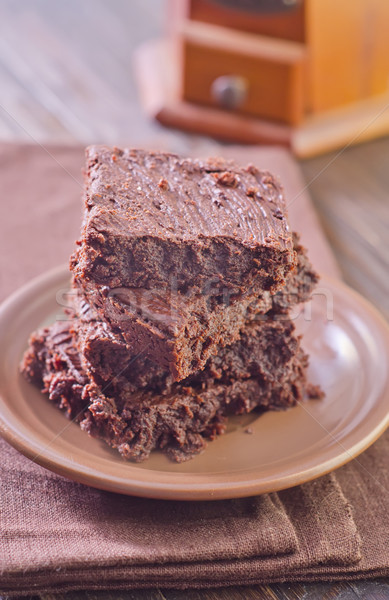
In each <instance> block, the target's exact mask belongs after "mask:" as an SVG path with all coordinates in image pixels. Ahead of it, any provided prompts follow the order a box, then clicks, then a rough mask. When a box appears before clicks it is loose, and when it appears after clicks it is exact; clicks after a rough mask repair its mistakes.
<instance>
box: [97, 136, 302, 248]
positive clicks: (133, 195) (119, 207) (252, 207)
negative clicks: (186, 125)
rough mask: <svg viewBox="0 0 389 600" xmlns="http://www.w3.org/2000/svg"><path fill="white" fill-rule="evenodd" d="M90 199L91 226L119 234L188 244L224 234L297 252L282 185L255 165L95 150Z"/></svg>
mask: <svg viewBox="0 0 389 600" xmlns="http://www.w3.org/2000/svg"><path fill="white" fill-rule="evenodd" d="M85 202H86V206H87V211H88V213H87V215H86V222H87V223H89V222H92V223H93V226H94V228H96V229H97V230H101V231H107V230H110V229H111V230H112V229H113V230H114V232H115V233H117V234H119V235H124V236H134V237H138V236H140V235H147V236H153V237H158V238H163V239H170V240H173V241H181V240H182V241H184V242H185V241H190V240H194V239H198V238H207V237H212V238H215V237H220V238H230V239H234V240H235V241H236V242H239V243H241V244H243V245H244V246H246V247H248V248H255V247H257V246H258V245H261V246H265V247H275V248H276V249H278V250H281V251H285V250H292V248H293V244H292V237H291V234H290V232H289V227H288V223H287V217H286V206H285V202H284V199H283V192H282V188H281V186H280V184H279V182H278V181H277V180H276V179H275V178H274V177H273V176H272V175H271V174H270V173H268V172H266V171H260V170H258V169H257V168H256V167H254V166H252V165H249V166H248V167H246V168H241V167H239V166H238V165H236V164H235V163H234V162H233V161H226V160H222V159H220V158H211V159H208V160H204V161H202V160H191V159H186V158H185V159H183V158H180V157H179V156H177V155H175V154H170V153H163V152H148V151H145V150H133V149H127V150H120V149H118V148H114V149H112V148H108V147H105V146H91V147H89V148H88V149H87V166H86V198H85Z"/></svg>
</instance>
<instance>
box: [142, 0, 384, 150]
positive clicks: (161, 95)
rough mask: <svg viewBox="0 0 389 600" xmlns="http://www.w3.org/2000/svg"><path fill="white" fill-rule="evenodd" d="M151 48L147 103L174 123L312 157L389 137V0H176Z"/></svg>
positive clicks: (146, 50) (145, 63)
mask: <svg viewBox="0 0 389 600" xmlns="http://www.w3.org/2000/svg"><path fill="white" fill-rule="evenodd" d="M169 10H170V12H169V35H168V37H167V38H166V39H164V40H158V41H154V42H151V43H148V44H146V45H145V46H143V47H141V48H140V49H139V50H138V52H137V53H136V56H135V65H136V72H137V76H138V80H139V84H140V89H141V93H142V99H143V103H144V105H145V108H146V109H147V111H148V112H149V114H150V115H152V116H153V117H154V118H157V119H158V120H159V121H160V122H161V123H164V124H165V125H168V126H173V127H178V128H181V129H186V130H188V131H192V132H197V133H205V134H208V135H211V136H214V137H217V138H219V139H224V140H228V141H235V142H244V143H280V144H284V145H287V146H289V147H290V148H291V149H292V150H293V151H294V152H295V154H296V155H298V156H301V157H304V156H310V155H313V154H316V153H320V152H324V151H327V150H330V149H333V148H336V147H341V146H344V145H345V144H350V143H357V142H360V141H363V140H366V139H370V138H373V137H376V136H379V135H384V134H387V133H389V33H388V32H389V1H388V0H171V2H170V5H169Z"/></svg>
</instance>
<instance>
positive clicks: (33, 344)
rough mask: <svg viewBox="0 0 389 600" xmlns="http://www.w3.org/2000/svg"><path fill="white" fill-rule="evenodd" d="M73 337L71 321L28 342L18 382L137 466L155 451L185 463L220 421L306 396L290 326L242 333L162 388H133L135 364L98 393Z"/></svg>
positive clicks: (269, 324) (254, 327)
mask: <svg viewBox="0 0 389 600" xmlns="http://www.w3.org/2000/svg"><path fill="white" fill-rule="evenodd" d="M75 337H77V323H76V324H74V323H72V321H64V322H57V323H55V324H54V325H53V326H51V327H50V328H46V329H43V330H41V331H39V332H37V333H35V334H33V336H32V337H31V340H30V349H29V351H28V352H27V353H26V355H25V357H24V363H23V371H24V374H25V375H26V377H27V378H28V379H29V380H30V381H31V382H33V383H35V384H37V385H38V386H39V387H40V388H41V390H42V392H44V393H47V394H48V395H49V399H50V400H51V401H52V402H54V403H55V404H57V405H58V406H59V407H60V408H61V409H62V410H64V411H65V412H66V414H67V416H68V417H69V418H71V419H75V420H76V421H78V422H79V423H80V425H81V428H82V429H84V430H86V431H87V432H88V433H90V434H91V435H92V436H95V437H98V438H101V439H103V440H104V441H105V442H107V443H108V444H109V445H110V446H111V447H113V448H116V449H117V450H118V451H119V452H120V454H121V455H122V456H123V457H124V458H126V459H132V460H135V461H141V460H144V459H146V458H147V457H148V456H149V454H150V452H151V451H152V450H155V449H160V450H162V451H163V452H166V453H167V454H168V455H169V456H170V457H171V458H173V459H174V460H176V461H179V462H181V461H183V460H187V459H188V458H191V457H192V456H193V455H194V454H197V453H198V452H200V451H201V450H203V449H204V447H205V446H206V443H207V440H211V439H213V438H214V437H215V436H216V435H217V434H220V433H223V432H224V430H225V427H226V422H227V417H228V416H231V415H238V414H246V413H249V412H251V411H253V410H261V411H264V410H283V409H285V408H289V407H292V406H295V405H296V404H297V403H298V402H300V401H302V400H303V398H304V394H305V392H306V390H307V381H306V368H307V364H308V358H307V356H306V354H304V352H303V351H302V349H301V347H300V340H299V338H298V337H296V335H295V334H294V325H293V324H292V323H291V322H290V321H261V322H258V323H253V324H250V325H248V327H247V329H246V330H245V331H244V333H243V335H242V336H241V338H240V339H239V340H238V341H236V342H235V343H234V344H232V345H231V346H230V347H228V348H223V349H222V350H220V352H219V354H218V355H217V356H214V357H212V358H211V359H210V360H209V362H208V363H207V365H206V367H205V369H204V370H203V371H201V372H200V373H198V374H197V375H196V376H192V377H191V378H188V379H187V380H185V381H183V382H179V383H174V384H171V385H168V386H164V385H163V384H162V386H161V382H160V381H158V382H156V386H155V384H153V383H149V384H148V385H147V386H145V387H142V386H141V385H139V379H138V376H139V373H140V372H141V371H142V368H139V365H137V364H136V362H137V361H136V360H135V361H133V362H132V363H130V364H129V365H128V368H127V370H125V371H123V372H122V373H120V374H119V375H118V376H117V377H115V378H113V379H112V380H111V381H110V382H109V384H107V385H105V386H102V385H99V383H97V381H96V378H95V377H93V376H92V377H91V375H90V373H88V372H87V371H86V368H85V365H86V362H85V357H82V356H80V353H79V352H78V350H77V342H75ZM142 366H144V363H143V365H142ZM162 378H163V375H162ZM161 387H162V388H163V389H162V390H161ZM309 391H310V393H311V394H313V395H319V392H318V391H317V390H315V389H313V388H309Z"/></svg>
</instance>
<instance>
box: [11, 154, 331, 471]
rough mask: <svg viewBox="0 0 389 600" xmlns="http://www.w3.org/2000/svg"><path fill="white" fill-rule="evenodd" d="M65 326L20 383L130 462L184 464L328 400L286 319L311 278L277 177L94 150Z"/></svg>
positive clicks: (44, 337)
mask: <svg viewBox="0 0 389 600" xmlns="http://www.w3.org/2000/svg"><path fill="white" fill-rule="evenodd" d="M85 181H86V184H85V215H84V222H83V227H82V235H81V240H80V241H79V242H78V248H77V250H76V252H75V254H74V255H73V256H72V258H71V271H72V294H71V299H72V300H71V307H70V308H69V310H68V313H69V314H68V317H69V318H68V319H67V320H63V321H57V322H56V323H54V324H53V325H52V326H51V327H49V328H45V329H43V330H40V331H38V332H36V333H35V334H33V335H32V336H31V339H30V346H29V349H28V350H27V352H26V354H25V357H24V360H23V363H22V371H23V373H24V374H25V376H26V377H27V378H28V379H29V380H30V381H32V382H34V383H35V384H37V385H39V386H40V388H41V389H42V391H43V392H45V393H48V395H49V398H50V400H52V401H53V402H55V403H56V404H57V405H58V406H59V407H60V408H62V409H64V410H65V411H66V414H67V416H68V417H69V418H72V419H75V420H77V421H78V422H79V423H80V426H81V428H82V429H84V430H85V431H87V432H88V433H90V434H91V435H93V436H95V437H99V438H101V439H103V440H105V441H106V442H107V443H108V444H109V445H110V446H112V447H113V448H116V449H117V450H118V451H119V452H120V454H121V455H122V456H123V457H124V458H127V459H131V460H135V461H141V460H144V459H146V458H147V457H148V456H149V454H150V452H151V451H152V450H154V449H160V450H162V451H164V452H166V453H167V454H168V455H169V456H170V457H171V458H172V459H173V460H176V461H183V460H186V459H188V458H190V457H191V456H193V455H194V454H196V453H198V452H200V451H201V450H202V449H203V448H204V447H205V445H206V440H209V439H212V438H214V437H215V436H216V435H217V434H220V433H222V432H223V431H224V430H225V427H226V422H227V418H228V416H230V415H237V414H244V413H248V412H251V411H252V410H260V411H263V410H280V409H285V408H288V407H291V406H293V405H295V404H296V403H297V402H299V401H301V400H303V399H304V396H306V395H309V396H315V395H316V396H317V395H320V392H319V391H318V390H317V389H316V388H315V387H314V386H311V385H309V384H308V383H307V379H306V370H307V364H308V359H307V356H306V354H305V353H304V352H303V350H302V349H301V346H300V339H299V337H298V336H296V335H295V332H294V325H293V323H292V320H291V318H290V311H291V308H292V307H294V306H295V305H296V304H299V303H302V302H305V301H306V300H308V299H309V297H310V295H311V292H312V289H313V287H314V285H315V284H316V282H317V275H316V273H315V272H314V270H313V269H312V266H311V264H310V263H309V260H308V259H307V256H306V253H305V250H304V248H303V247H302V246H301V245H300V244H299V239H298V235H297V234H294V233H291V232H290V230H289V226H288V221H287V215H286V207H285V201H284V198H283V193H282V188H281V187H280V184H279V183H278V181H277V180H276V179H274V178H273V176H272V175H270V174H269V173H268V172H263V171H260V170H258V169H257V168H256V167H254V166H252V165H249V166H248V167H246V168H240V167H238V166H237V165H236V164H234V163H233V162H230V161H224V160H221V159H209V160H207V161H200V160H190V159H182V158H180V157H178V156H176V155H173V154H166V153H161V152H146V151H143V150H119V149H117V148H114V149H110V148H107V147H91V148H89V149H88V150H87V165H86V171H85Z"/></svg>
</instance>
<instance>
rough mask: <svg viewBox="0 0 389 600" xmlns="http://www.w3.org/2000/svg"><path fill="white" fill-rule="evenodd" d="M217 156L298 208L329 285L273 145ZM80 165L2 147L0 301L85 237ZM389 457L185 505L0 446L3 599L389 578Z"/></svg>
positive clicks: (331, 268) (62, 153) (294, 187)
mask: <svg viewBox="0 0 389 600" xmlns="http://www.w3.org/2000/svg"><path fill="white" fill-rule="evenodd" d="M218 151H220V150H216V152H218ZM222 152H223V154H225V155H226V154H228V155H233V156H235V157H236V158H237V159H238V160H239V161H241V162H253V163H258V164H260V165H261V166H264V167H266V168H270V169H271V170H273V171H275V172H277V173H279V174H280V176H281V178H282V180H283V182H284V184H285V187H286V193H287V197H288V199H289V200H290V199H293V202H292V204H291V206H290V214H291V221H292V224H293V226H294V227H295V228H296V229H298V230H299V231H301V232H302V233H303V241H304V243H305V244H306V245H308V246H310V254H311V256H312V260H313V262H314V263H315V264H316V266H318V267H319V268H320V269H321V270H322V271H326V272H328V273H331V274H335V275H337V274H338V271H337V267H336V265H335V261H334V259H333V257H332V255H331V252H330V250H329V249H328V246H327V244H326V242H325V238H324V236H323V234H322V232H321V230H320V227H319V225H318V223H317V219H316V216H315V214H314V211H313V209H312V207H311V206H310V202H309V198H308V196H307V195H306V193H304V192H303V193H301V194H300V192H301V190H303V183H302V181H301V178H300V176H299V172H298V169H297V168H296V166H295V165H294V163H293V160H292V159H291V158H290V157H289V155H288V154H287V153H286V152H285V151H283V150H277V149H274V148H273V149H264V148H262V149H254V148H251V149H249V150H248V149H240V148H238V147H236V148H234V147H229V148H223V150H222ZM82 164H83V151H82V149H80V148H65V147H53V146H51V147H50V148H49V151H48V152H47V151H46V150H44V149H42V148H40V147H38V146H23V145H3V146H0V186H1V187H0V190H1V196H0V198H1V201H0V202H1V210H2V215H3V216H2V218H1V219H0V246H1V247H0V277H1V280H0V282H1V284H0V285H1V288H0V293H1V296H2V298H3V297H5V296H6V295H8V294H9V293H10V292H12V291H13V290H14V289H16V288H17V287H18V286H19V285H21V284H22V283H24V282H25V281H26V280H28V279H30V278H31V277H32V276H34V275H36V274H38V273H41V272H44V271H45V270H47V269H48V268H49V267H52V266H54V265H56V264H59V263H61V262H65V261H67V259H68V256H69V254H70V253H71V251H72V249H73V245H74V239H76V237H77V235H78V232H79V226H80V214H81V210H80V193H81V177H80V166H81V165H82ZM388 452H389V438H388V436H386V437H385V438H382V439H381V440H380V441H379V442H378V443H377V444H375V446H374V447H373V448H371V449H370V450H368V451H367V452H365V453H364V454H363V455H362V457H360V458H358V459H356V460H354V461H353V462H352V463H351V464H350V465H347V466H346V467H343V468H342V469H341V470H339V471H338V472H337V474H336V475H334V474H332V475H329V476H325V477H322V478H320V479H319V480H317V481H314V482H310V483H307V484H305V485H303V486H300V487H297V488H294V489H291V490H287V491H285V492H281V493H280V494H278V495H277V494H270V495H265V496H262V497H258V498H254V499H242V500H234V501H223V502H217V503H196V504H194V503H175V502H174V503H172V502H158V501H152V500H142V499H137V498H128V497H122V496H118V495H114V494H110V493H108V492H103V491H99V490H93V489H92V488H88V487H86V486H82V485H79V484H76V483H73V482H69V481H67V480H66V479H64V478H62V477H60V476H57V475H54V474H52V473H49V472H48V471H45V470H44V469H42V468H41V467H39V466H38V465H35V464H33V463H31V462H30V461H28V460H27V459H26V458H24V457H23V456H21V455H20V454H18V453H17V452H16V451H15V450H13V449H12V448H10V447H9V446H8V445H7V444H6V443H5V442H4V441H1V442H0V456H1V459H2V460H1V464H0V482H1V485H2V490H1V494H0V515H1V521H0V522H1V525H0V527H1V537H0V572H1V576H0V591H1V592H3V593H9V594H22V593H37V592H41V591H56V590H60V589H61V590H65V589H69V590H70V589H108V588H126V587H127V588H128V587H151V586H153V585H161V586H165V587H167V586H171V587H210V586H217V585H228V584H240V583H260V582H266V581H282V580H296V579H297V580H312V579H321V578H326V579H328V578H335V579H341V578H344V577H346V578H347V577H350V575H351V574H352V576H353V577H356V576H358V577H359V576H361V577H362V576H363V577H366V576H373V575H374V576H375V575H376V574H379V575H384V574H387V573H388V572H389V565H388V555H387V554H388V552H387V548H388V547H389V526H388V522H387V506H388V503H387V497H388V496H387V493H384V492H383V491H382V486H381V483H380V478H381V481H382V484H383V485H384V487H385V488H386V489H388V487H389V482H388V480H387V477H388V476H387V475H386V479H384V474H383V473H381V472H380V471H379V469H380V468H383V465H384V462H385V456H388ZM380 465H382V467H380ZM339 481H340V482H341V486H342V487H341V486H340V485H339ZM371 495H372V496H373V497H374V499H372V500H371ZM350 501H351V503H352V507H350V505H349V502H350ZM370 503H371V506H370ZM353 516H354V518H353ZM378 532H379V534H378ZM360 536H361V537H360ZM361 556H362V558H361Z"/></svg>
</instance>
